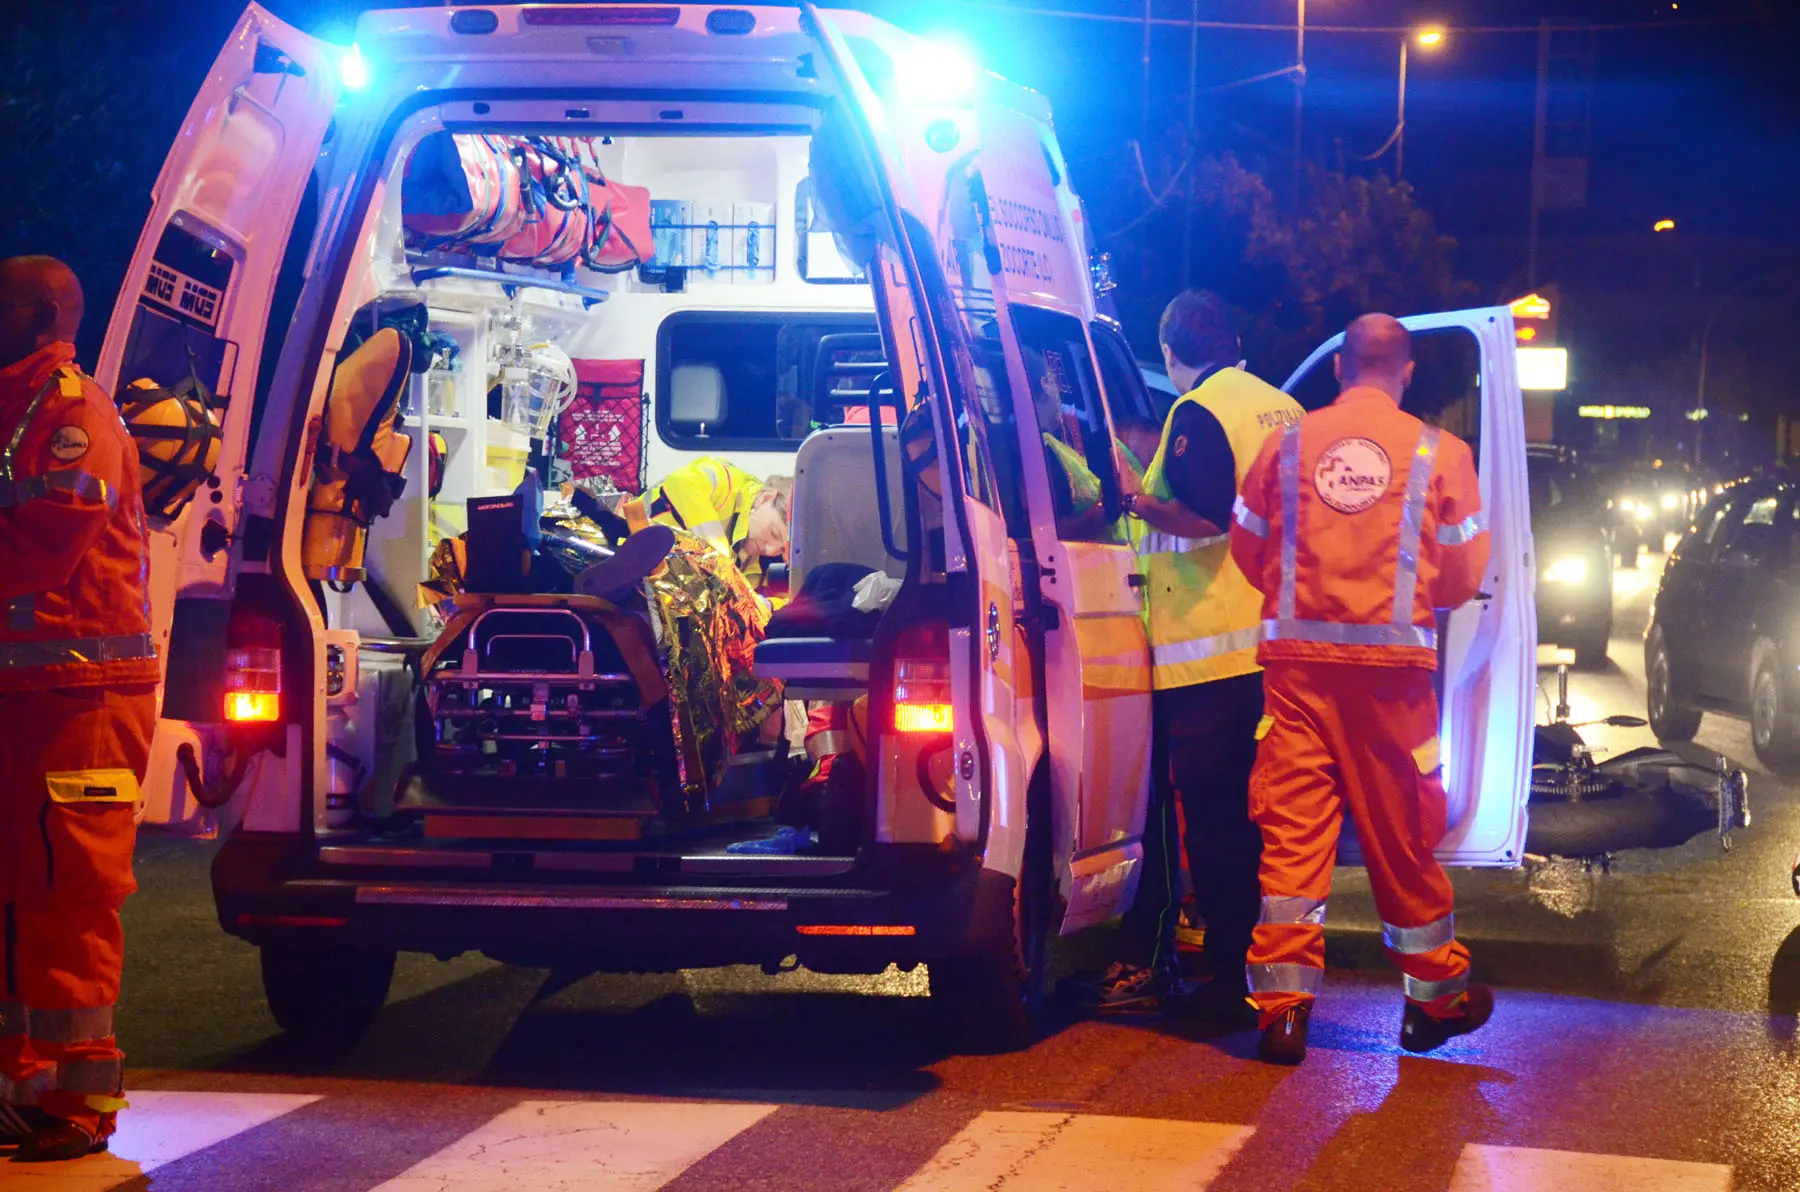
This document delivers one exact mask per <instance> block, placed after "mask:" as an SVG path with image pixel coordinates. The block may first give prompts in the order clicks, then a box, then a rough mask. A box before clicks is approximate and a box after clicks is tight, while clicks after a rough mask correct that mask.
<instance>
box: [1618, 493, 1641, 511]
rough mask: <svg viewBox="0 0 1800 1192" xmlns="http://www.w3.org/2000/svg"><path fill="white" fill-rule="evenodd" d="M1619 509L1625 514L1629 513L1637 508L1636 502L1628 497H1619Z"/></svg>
mask: <svg viewBox="0 0 1800 1192" xmlns="http://www.w3.org/2000/svg"><path fill="white" fill-rule="evenodd" d="M1619 508H1621V509H1623V510H1624V511H1625V512H1627V513H1630V512H1631V511H1632V510H1633V509H1636V508H1637V502H1636V501H1634V500H1632V499H1631V498H1630V497H1620V498H1619Z"/></svg>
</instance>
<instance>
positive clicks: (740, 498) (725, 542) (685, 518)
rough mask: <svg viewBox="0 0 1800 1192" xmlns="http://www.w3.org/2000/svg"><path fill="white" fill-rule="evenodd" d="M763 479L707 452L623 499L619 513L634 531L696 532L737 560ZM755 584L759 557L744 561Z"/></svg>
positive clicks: (759, 574)
mask: <svg viewBox="0 0 1800 1192" xmlns="http://www.w3.org/2000/svg"><path fill="white" fill-rule="evenodd" d="M762 487H763V485H762V482H761V481H760V480H758V479H756V477H754V476H752V475H750V473H748V472H746V471H744V470H743V469H742V468H739V467H737V466H735V465H733V464H730V463H727V462H726V461H725V460H722V459H719V458H718V457H717V456H711V455H708V456H703V457H701V458H700V459H697V460H695V461H694V462H693V463H691V464H686V465H684V466H682V467H680V468H677V469H676V470H675V471H673V472H670V473H669V475H668V476H667V477H666V478H664V480H663V482H662V483H661V484H658V485H654V486H652V487H651V488H650V490H649V491H648V492H646V493H645V494H644V495H643V496H641V497H637V498H635V499H633V500H630V501H627V502H625V505H624V507H623V508H622V509H621V510H620V512H621V513H622V514H623V515H624V517H625V522H626V524H627V525H629V526H630V527H631V530H632V532H633V533H636V532H637V531H639V530H641V529H643V528H644V527H645V526H647V525H649V524H650V523H652V522H661V523H663V524H664V525H667V526H674V527H677V528H679V529H683V530H687V531H690V532H691V533H694V534H698V535H699V536H700V537H702V538H704V539H706V540H707V542H709V543H711V544H712V547H713V549H714V550H716V551H718V552H719V553H720V554H722V555H724V556H725V557H726V558H727V559H731V560H732V561H733V562H739V560H737V559H736V558H735V555H736V548H737V544H738V543H739V542H742V541H743V540H744V536H745V535H746V534H748V533H749V531H750V508H751V506H752V504H753V503H754V502H755V500H756V494H757V493H759V492H761V491H762ZM740 565H742V566H743V569H744V574H745V575H746V576H748V577H749V579H750V582H751V584H752V586H754V585H755V584H756V583H757V582H758V581H759V580H760V579H761V578H762V566H761V560H759V559H749V560H744V561H743V563H742V564H740Z"/></svg>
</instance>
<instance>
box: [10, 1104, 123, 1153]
mask: <svg viewBox="0 0 1800 1192" xmlns="http://www.w3.org/2000/svg"><path fill="white" fill-rule="evenodd" d="M105 1149H106V1139H104V1138H97V1137H95V1136H94V1135H92V1134H89V1133H88V1132H87V1131H86V1130H85V1129H83V1128H82V1127H80V1126H77V1125H76V1124H75V1123H74V1122H70V1121H65V1120H64V1119H62V1118H59V1117H51V1116H49V1115H48V1114H46V1115H44V1116H43V1119H42V1120H41V1122H40V1123H39V1125H38V1126H37V1128H36V1129H34V1130H33V1131H32V1132H31V1134H30V1136H29V1137H27V1138H26V1139H25V1140H24V1141H22V1142H20V1143H19V1151H18V1153H17V1154H16V1155H14V1156H13V1162H14V1163H61V1162H65V1161H67V1160H69V1159H80V1158H84V1157H86V1156H88V1155H97V1154H99V1153H100V1152H101V1151H104V1150H105Z"/></svg>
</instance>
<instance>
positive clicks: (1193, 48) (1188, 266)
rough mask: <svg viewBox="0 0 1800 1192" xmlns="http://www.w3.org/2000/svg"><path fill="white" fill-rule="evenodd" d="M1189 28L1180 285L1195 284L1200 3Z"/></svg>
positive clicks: (1194, 6)
mask: <svg viewBox="0 0 1800 1192" xmlns="http://www.w3.org/2000/svg"><path fill="white" fill-rule="evenodd" d="M1190 13H1191V17H1190V23H1189V25H1188V80H1187V84H1188V85H1187V93H1188V110H1187V162H1188V168H1187V173H1186V174H1185V175H1184V176H1183V178H1182V180H1181V185H1182V187H1183V188H1184V189H1185V190H1186V191H1187V203H1186V204H1185V205H1184V206H1183V208H1182V217H1181V284H1182V285H1183V286H1191V285H1193V284H1194V174H1195V172H1196V171H1195V168H1194V156H1195V154H1196V153H1197V152H1198V144H1199V140H1200V129H1199V125H1200V108H1199V99H1200V96H1199V87H1200V0H1193V4H1192V7H1191V9H1190Z"/></svg>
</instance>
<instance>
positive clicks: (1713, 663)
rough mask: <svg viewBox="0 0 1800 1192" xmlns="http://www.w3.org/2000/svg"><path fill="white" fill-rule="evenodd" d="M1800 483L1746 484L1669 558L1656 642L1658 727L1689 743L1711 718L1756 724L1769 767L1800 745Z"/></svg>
mask: <svg viewBox="0 0 1800 1192" xmlns="http://www.w3.org/2000/svg"><path fill="white" fill-rule="evenodd" d="M1796 613H1800V486H1797V485H1795V484H1794V483H1793V482H1791V481H1777V480H1753V481H1740V482H1738V483H1736V484H1733V485H1730V486H1728V487H1727V488H1726V489H1725V491H1724V493H1723V494H1721V495H1720V496H1718V497H1715V498H1714V499H1713V500H1712V501H1711V502H1710V503H1709V504H1708V505H1707V506H1706V508H1705V509H1704V510H1703V511H1702V512H1701V515H1700V517H1699V520H1698V521H1697V523H1696V524H1695V525H1694V527H1693V528H1692V529H1691V530H1689V531H1688V533H1687V534H1686V535H1685V536H1684V537H1683V538H1682V540H1681V542H1680V543H1679V544H1678V545H1677V546H1676V548H1675V551H1674V553H1673V554H1671V555H1670V556H1669V563H1668V566H1667V568H1666V569H1665V570H1664V571H1663V577H1662V586H1661V588H1660V589H1659V590H1658V591H1657V594H1656V607H1655V609H1654V611H1653V612H1652V614H1651V620H1650V632H1649V634H1648V635H1647V636H1646V638H1645V641H1644V670H1645V675H1646V677H1647V678H1648V680H1649V714H1650V726H1651V728H1652V729H1654V730H1655V732H1656V735H1657V736H1658V737H1659V738H1661V739H1663V740H1665V741H1685V740H1688V739H1690V738H1691V737H1693V735H1694V733H1695V731H1696V730H1697V729H1698V728H1699V727H1700V713H1701V710H1702V709H1703V708H1704V709H1711V710H1717V711H1724V712H1728V713H1731V714H1734V715H1739V716H1748V717H1749V719H1750V729H1751V733H1750V735H1751V739H1752V741H1753V743H1754V744H1755V747H1756V755H1757V757H1758V758H1760V759H1762V761H1763V763H1764V764H1766V765H1775V764H1779V763H1781V762H1784V761H1789V760H1792V759H1793V758H1794V757H1795V754H1796V751H1797V749H1800V682H1796V671H1795V666H1796V663H1800V635H1797V634H1796V616H1795V614H1796Z"/></svg>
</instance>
